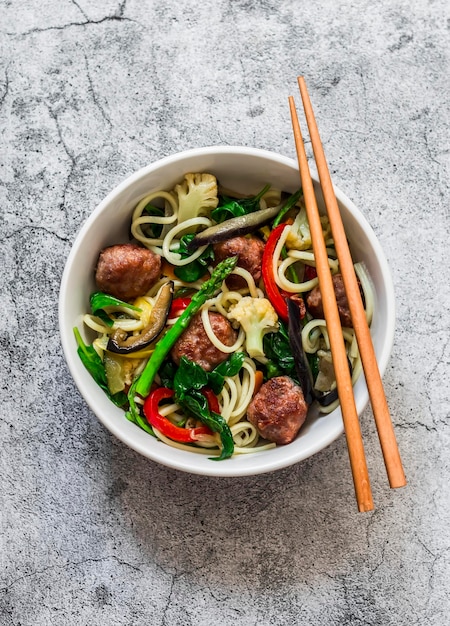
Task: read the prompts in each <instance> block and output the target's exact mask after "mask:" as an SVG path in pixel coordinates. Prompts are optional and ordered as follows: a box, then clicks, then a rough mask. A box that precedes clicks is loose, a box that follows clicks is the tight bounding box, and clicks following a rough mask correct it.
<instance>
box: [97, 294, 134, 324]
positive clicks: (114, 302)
mask: <svg viewBox="0 0 450 626" xmlns="http://www.w3.org/2000/svg"><path fill="white" fill-rule="evenodd" d="M89 302H90V305H91V311H92V315H96V316H97V317H99V318H100V319H101V320H102V321H103V322H104V323H105V324H106V325H107V326H112V325H113V324H114V320H113V319H111V317H110V316H109V315H108V314H107V313H106V312H105V310H104V309H105V308H106V307H110V306H120V307H126V308H127V309H131V310H132V311H138V312H140V311H142V309H140V308H139V307H137V306H134V305H133V304H129V303H128V302H124V301H123V300H118V299H117V298H114V296H110V295H109V294H107V293H103V292H102V291H95V292H94V293H91V295H90V297H89Z"/></svg>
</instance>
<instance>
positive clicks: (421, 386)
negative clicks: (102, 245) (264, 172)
mask: <svg viewBox="0 0 450 626" xmlns="http://www.w3.org/2000/svg"><path fill="white" fill-rule="evenodd" d="M449 38H450V7H449V4H448V1H447V0H398V1H395V0H381V1H379V2H369V1H368V0H361V1H357V0H353V1H349V0H347V1H342V2H335V1H333V0H319V1H318V2H296V1H295V0H288V1H284V2H269V1H268V0H232V1H229V2H226V1H225V0H216V1H215V2H207V1H203V2H198V1H196V0H193V1H192V0H191V1H188V0H165V1H161V2H153V1H151V0H144V1H142V0H141V1H139V0H121V1H119V0H103V1H99V0H97V1H93V0H41V1H40V2H37V1H36V0H34V1H33V0H2V2H1V3H0V42H1V55H0V129H1V156H0V165H1V169H0V199H1V201H0V219H1V235H2V236H1V241H0V247H1V257H0V258H1V270H0V271H1V272H2V278H1V285H2V287H1V316H0V336H1V346H2V359H1V370H0V371H1V393H2V396H1V423H0V433H1V434H0V437H1V470H0V471H1V479H0V489H1V503H0V519H1V522H0V523H1V553H0V564H1V568H0V622H1V624H2V626H3V625H5V626H9V625H11V626H19V625H21V626H43V625H44V624H45V625H47V624H51V625H56V626H66V625H69V624H70V625H72V624H74V625H84V624H92V625H97V624H98V625H105V624H107V625H109V626H113V625H119V624H120V625H125V624H126V625H133V626H139V625H142V626H147V625H149V624H151V625H155V626H159V625H161V626H163V625H164V626H169V625H174V626H176V625H180V626H185V625H191V624H192V625H195V626H201V625H202V626H203V625H204V626H210V625H212V624H217V625H219V624H220V625H224V626H227V625H230V624H242V625H249V626H253V625H254V626H256V625H266V624H267V625H269V624H276V625H292V624H314V625H318V626H331V625H335V624H338V625H350V624H361V625H362V624H364V625H373V626H375V625H380V624H381V625H383V626H394V625H395V626H400V625H402V626H403V625H404V626H411V625H417V626H419V625H420V626H423V625H425V624H426V625H429V626H443V625H444V624H448V623H449V612H450V600H449V593H448V589H449V587H450V530H449V522H450V495H449V481H450V454H449V434H450V433H449V427H450V423H449V392H448V387H449V365H448V364H449V348H448V343H449V304H450V302H449V264H448V240H449V199H450V194H449V176H450V159H449V139H450V133H449V125H450V114H449V103H450V87H449V77H450V43H449ZM299 74H304V75H305V76H306V78H307V82H308V86H309V89H310V93H311V97H312V100H313V103H314V107H315V110H316V115H317V118H318V120H319V126H320V130H321V134H322V138H323V140H324V143H325V149H326V153H327V157H328V160H329V162H330V164H331V169H332V173H333V179H334V181H335V183H336V184H337V185H338V186H339V187H340V188H341V189H342V190H343V191H344V192H345V193H346V194H347V195H348V196H349V197H350V198H351V199H352V200H353V201H354V202H355V203H356V204H357V205H358V206H359V207H360V208H361V209H362V211H363V212H364V214H365V215H366V217H367V218H368V220H369V222H370V223H371V225H372V226H373V228H374V230H375V232H376V233H377V235H378V237H379V239H380V241H381V243H382V246H383V248H384V250H385V251H386V254H387V256H388V258H389V261H390V263H391V267H392V272H393V277H394V281H395V288H396V293H397V330H396V335H395V346H394V350H393V354H392V359H391V361H390V364H389V367H388V371H387V373H386V376H385V386H386V391H387V396H388V401H389V405H390V407H391V410H392V414H393V420H394V423H395V429H396V433H397V436H398V441H399V445H400V449H401V453H402V457H403V460H404V464H405V469H406V473H407V477H408V481H409V484H408V487H407V488H405V489H403V490H399V491H392V490H389V488H388V485H387V480H386V475H385V470H384V466H383V462H382V459H381V455H380V451H379V446H378V440H377V437H376V433H375V429H374V425H373V420H372V416H371V413H370V409H368V410H366V411H365V413H364V415H363V417H362V429H363V434H364V438H365V442H366V449H367V453H368V463H369V471H370V475H371V479H372V487H373V491H374V498H375V503H376V509H375V511H374V512H372V513H368V514H359V513H357V511H356V505H355V500H354V493H353V486H352V480H351V475H350V471H349V467H348V458H347V450H346V443H345V438H344V437H341V438H340V439H339V440H338V441H336V442H335V443H334V444H333V445H331V446H330V447H329V448H328V449H326V450H324V451H323V452H321V453H320V454H317V455H316V456H315V457H313V458H310V459H309V460H307V461H305V462H303V463H301V464H299V465H297V466H295V467H292V468H290V469H286V470H283V471H279V472H276V473H274V474H270V475H262V476H256V477H250V478H245V479H222V480H219V479H211V478H202V477H198V476H190V475H188V474H181V473H177V472H175V471H172V470H169V469H166V468H164V467H161V466H158V465H156V464H155V463H153V462H151V461H149V460H146V459H144V458H142V457H140V456H138V455H137V454H136V453H135V452H133V451H131V450H129V449H128V448H126V447H125V446H124V445H123V444H122V443H120V442H119V441H117V440H116V439H115V438H114V437H113V436H111V435H110V434H109V433H108V432H107V431H106V430H105V429H104V428H103V427H102V426H101V425H100V424H99V423H98V422H97V420H96V418H95V416H94V415H93V414H92V413H91V412H90V411H89V409H88V408H87V406H86V404H85V402H84V401H83V400H82V399H81V397H80V395H79V393H78V391H77V389H76V388H75V386H74V384H73V382H72V380H71V378H70V376H69V374H68V370H67V368H66V365H65V361H64V358H63V355H62V352H61V347H60V341H59V334H58V323H57V299H58V291H59V283H60V279H61V274H62V271H63V267H64V262H65V259H66V257H67V255H68V253H69V250H70V247H71V245H72V242H73V241H74V238H75V236H76V234H77V231H78V229H79V228H80V226H81V224H82V223H83V221H84V220H85V219H86V217H87V216H88V215H89V214H90V212H91V211H92V210H93V208H94V207H95V206H96V204H97V203H98V202H99V200H100V199H102V198H103V196H104V195H105V194H106V193H107V192H108V191H109V190H110V189H111V188H113V187H114V186H115V185H116V184H118V183H119V182H120V181H122V180H123V179H124V178H125V177H126V176H128V175H129V174H130V173H131V172H133V171H134V170H135V169H138V168H140V167H142V166H144V165H146V164H148V163H149V162H152V161H154V160H156V159H158V158H159V157H162V156H165V155H169V154H172V153H174V152H177V151H179V150H183V149H186V148H190V147H195V146H203V145H212V144H241V145H248V146H256V147H261V148H267V149H270V150H273V151H277V152H280V153H282V154H284V155H287V156H292V157H293V156H294V155H295V153H294V144H293V138H292V132H291V126H290V119H289V111H288V106H287V97H288V95H290V94H294V95H297V85H296V77H297V75H299ZM308 149H309V147H308Z"/></svg>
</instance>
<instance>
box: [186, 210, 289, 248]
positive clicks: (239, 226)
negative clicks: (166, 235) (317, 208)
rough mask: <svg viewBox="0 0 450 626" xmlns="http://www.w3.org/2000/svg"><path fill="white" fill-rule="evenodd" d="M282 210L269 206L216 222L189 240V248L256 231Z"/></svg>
mask: <svg viewBox="0 0 450 626" xmlns="http://www.w3.org/2000/svg"><path fill="white" fill-rule="evenodd" d="M279 211H280V207H279V206H274V207H269V208H268V209H260V210H259V211H254V212H253V213H248V214H247V215H240V216H239V217H232V218H231V219H229V220H225V221H224V222H222V223H221V224H215V225H214V226H210V227H209V228H206V229H205V230H202V231H201V232H200V233H198V235H195V237H194V238H193V239H192V241H190V242H189V244H188V248H189V249H190V250H195V249H196V248H199V247H200V246H207V245H208V244H213V243H219V242H220V241H225V240H226V239H231V238H232V237H242V236H243V235H248V234H249V233H253V232H255V230H258V228H261V226H264V225H265V224H268V223H269V222H270V221H271V220H273V218H274V217H275V216H276V215H278V213H279Z"/></svg>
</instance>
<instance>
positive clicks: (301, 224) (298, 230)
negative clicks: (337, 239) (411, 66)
mask: <svg viewBox="0 0 450 626" xmlns="http://www.w3.org/2000/svg"><path fill="white" fill-rule="evenodd" d="M320 222H321V224H322V233H323V238H324V240H325V241H327V239H329V238H330V236H331V229H330V223H329V221H328V217H327V216H326V215H321V217H320ZM311 246H312V243H311V232H310V230H309V223H308V218H307V216H306V209H305V207H302V208H301V209H300V211H299V212H298V213H297V217H296V218H295V220H294V223H293V224H292V225H291V226H290V227H289V232H288V234H287V237H286V247H287V248H289V249H291V248H294V249H295V250H308V249H310V248H311Z"/></svg>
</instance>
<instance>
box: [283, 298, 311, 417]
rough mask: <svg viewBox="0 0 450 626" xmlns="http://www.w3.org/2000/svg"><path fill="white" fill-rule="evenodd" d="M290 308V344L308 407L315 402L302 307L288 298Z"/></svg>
mask: <svg viewBox="0 0 450 626" xmlns="http://www.w3.org/2000/svg"><path fill="white" fill-rule="evenodd" d="M286 302H287V306H288V316H289V324H288V334H289V343H290V345H291V350H292V355H293V357H294V363H295V371H296V373H297V376H298V380H299V382H300V386H301V388H302V391H303V397H304V398H305V402H306V404H307V405H308V406H311V404H312V403H313V402H314V400H315V396H314V389H313V382H312V375H311V370H310V369H309V364H308V359H307V358H306V356H305V351H304V350H303V344H302V323H301V319H300V307H299V305H298V304H297V303H296V302H295V301H294V300H291V299H290V298H288V299H287V300H286Z"/></svg>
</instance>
